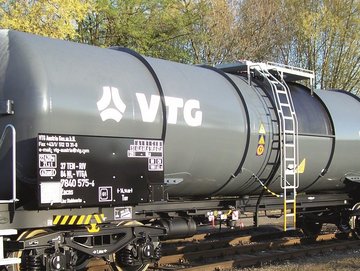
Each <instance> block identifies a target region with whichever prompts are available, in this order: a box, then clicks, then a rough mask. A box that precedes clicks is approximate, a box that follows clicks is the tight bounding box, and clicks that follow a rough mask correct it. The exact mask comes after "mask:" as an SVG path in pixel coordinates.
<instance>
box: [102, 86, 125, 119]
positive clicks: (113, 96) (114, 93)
mask: <svg viewBox="0 0 360 271" xmlns="http://www.w3.org/2000/svg"><path fill="white" fill-rule="evenodd" d="M111 100H112V101H113V104H114V105H115V107H116V109H115V108H113V107H109V106H110V104H111ZM97 108H98V109H99V111H100V117H101V119H102V121H106V120H109V119H113V120H115V121H116V122H119V121H120V120H121V118H122V114H123V113H124V112H125V109H126V105H125V104H124V102H123V101H122V100H121V98H120V95H119V90H118V89H117V88H115V87H103V96H102V97H101V99H100V100H99V101H98V102H97Z"/></svg>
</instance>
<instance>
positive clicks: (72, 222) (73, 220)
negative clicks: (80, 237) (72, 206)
mask: <svg viewBox="0 0 360 271" xmlns="http://www.w3.org/2000/svg"><path fill="white" fill-rule="evenodd" d="M76 218H77V215H73V216H71V219H70V222H69V225H74V223H75V220H76Z"/></svg>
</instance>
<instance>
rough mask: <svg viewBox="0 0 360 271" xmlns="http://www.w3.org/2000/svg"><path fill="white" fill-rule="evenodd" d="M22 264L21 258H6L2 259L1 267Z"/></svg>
mask: <svg viewBox="0 0 360 271" xmlns="http://www.w3.org/2000/svg"><path fill="white" fill-rule="evenodd" d="M20 262H21V259H20V258H5V259H0V266H1V265H11V264H19V263H20Z"/></svg>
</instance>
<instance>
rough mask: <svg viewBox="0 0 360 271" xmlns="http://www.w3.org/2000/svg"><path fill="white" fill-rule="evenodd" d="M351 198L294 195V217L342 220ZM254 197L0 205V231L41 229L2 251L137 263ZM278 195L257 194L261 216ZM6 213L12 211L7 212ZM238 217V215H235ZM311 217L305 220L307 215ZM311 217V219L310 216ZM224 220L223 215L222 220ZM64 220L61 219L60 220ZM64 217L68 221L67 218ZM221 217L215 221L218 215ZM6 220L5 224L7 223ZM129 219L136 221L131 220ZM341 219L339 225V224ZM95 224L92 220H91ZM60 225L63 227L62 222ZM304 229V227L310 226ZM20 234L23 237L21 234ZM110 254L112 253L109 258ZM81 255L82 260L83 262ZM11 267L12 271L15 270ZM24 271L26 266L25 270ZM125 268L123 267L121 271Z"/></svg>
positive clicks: (51, 262) (59, 259)
mask: <svg viewBox="0 0 360 271" xmlns="http://www.w3.org/2000/svg"><path fill="white" fill-rule="evenodd" d="M350 202H351V198H350V197H349V196H348V195H347V194H321V195H315V194H314V195H305V194H304V195H299V196H298V203H299V204H298V207H299V208H298V211H297V213H298V215H299V218H301V219H302V220H301V221H302V222H304V221H306V222H309V221H310V222H314V223H316V225H317V224H322V223H324V222H326V223H334V224H337V225H338V226H339V225H341V224H346V225H345V226H344V227H343V229H344V231H346V229H347V227H346V226H347V225H348V220H349V219H350V217H351V215H354V214H355V213H356V212H357V213H359V211H358V210H357V209H356V210H354V211H353V212H354V213H351V210H350V208H351V206H350ZM256 205H257V196H251V197H247V196H245V197H242V198H227V199H225V200H224V199H209V200H199V201H193V200H192V201H190V200H189V201H184V200H182V201H180V200H179V201H164V202H153V203H147V204H145V203H144V204H139V205H136V206H131V207H130V206H129V207H103V208H98V207H96V208H95V207H94V208H81V209H75V208H74V209H54V210H37V211H30V210H16V211H15V212H13V210H11V208H9V207H11V206H9V205H6V206H5V205H1V208H2V210H1V211H0V222H1V224H0V229H9V228H12V229H17V230H18V231H19V232H21V231H23V230H25V232H31V231H32V230H31V229H45V231H44V232H42V233H41V234H39V235H35V236H31V237H29V238H20V237H21V235H20V237H19V238H18V241H14V240H12V241H10V240H9V239H6V240H5V241H4V250H5V251H4V252H5V253H7V254H8V255H11V253H13V252H14V251H22V253H21V254H20V255H21V257H22V261H23V262H26V261H27V262H29V261H30V262H31V261H34V264H36V262H38V263H37V264H42V265H43V266H44V267H45V268H46V270H75V268H78V267H76V266H79V265H81V264H83V263H82V261H85V260H88V259H91V258H94V257H96V258H103V259H104V260H106V261H108V262H109V264H112V265H115V262H116V260H115V258H116V259H117V261H120V262H121V263H123V264H125V265H129V266H132V265H136V266H138V265H143V264H146V263H148V262H154V261H157V260H158V259H159V257H161V245H160V240H162V239H163V238H166V239H171V238H178V237H179V236H181V237H186V236H191V235H193V234H195V232H196V222H195V221H197V222H199V221H201V222H203V221H207V219H208V216H209V213H213V212H215V211H222V213H228V211H229V210H232V211H234V210H238V211H239V213H240V214H241V213H244V212H255V210H256ZM282 207H283V202H282V199H281V198H274V197H270V196H266V197H263V199H262V203H261V205H260V206H259V209H258V210H259V211H263V212H264V214H265V216H266V215H267V212H268V211H271V210H282ZM121 208H128V212H129V211H131V213H132V214H131V220H130V223H129V222H126V221H127V220H119V218H118V212H120V211H121V210H124V209H121ZM11 213H12V214H11ZM100 213H101V214H103V217H104V220H103V221H102V223H98V224H97V223H96V221H94V220H93V218H91V220H89V221H88V223H89V224H88V225H73V224H72V225H69V224H68V223H58V224H57V225H53V224H54V218H56V217H61V220H60V221H63V218H65V217H66V218H69V220H70V218H71V217H75V216H84V215H85V216H86V215H89V214H100ZM240 216H241V215H240ZM310 218H311V219H310ZM314 218H316V219H317V220H316V219H314ZM229 219H230V218H227V219H224V220H226V221H227V222H228V221H229ZM65 220H66V219H65ZM69 220H68V221H69ZM220 220H221V219H220ZM10 221H11V222H10ZM131 221H140V222H142V223H144V224H141V223H139V222H136V223H135V224H134V223H131ZM343 221H345V223H342V222H343ZM92 222H95V223H92ZM62 224H63V225H62ZM316 225H315V224H314V225H313V226H314V227H308V228H309V229H310V230H309V229H308V230H309V231H313V232H314V230H316ZM25 236H26V235H25ZM114 255H115V257H114ZM84 259H85V260H84ZM15 270H16V269H15ZM25 270H26V269H25ZM125 270H126V269H125Z"/></svg>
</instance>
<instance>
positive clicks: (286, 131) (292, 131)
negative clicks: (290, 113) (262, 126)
mask: <svg viewBox="0 0 360 271" xmlns="http://www.w3.org/2000/svg"><path fill="white" fill-rule="evenodd" d="M284 133H285V134H294V133H295V131H294V130H286V129H285V130H284Z"/></svg>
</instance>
